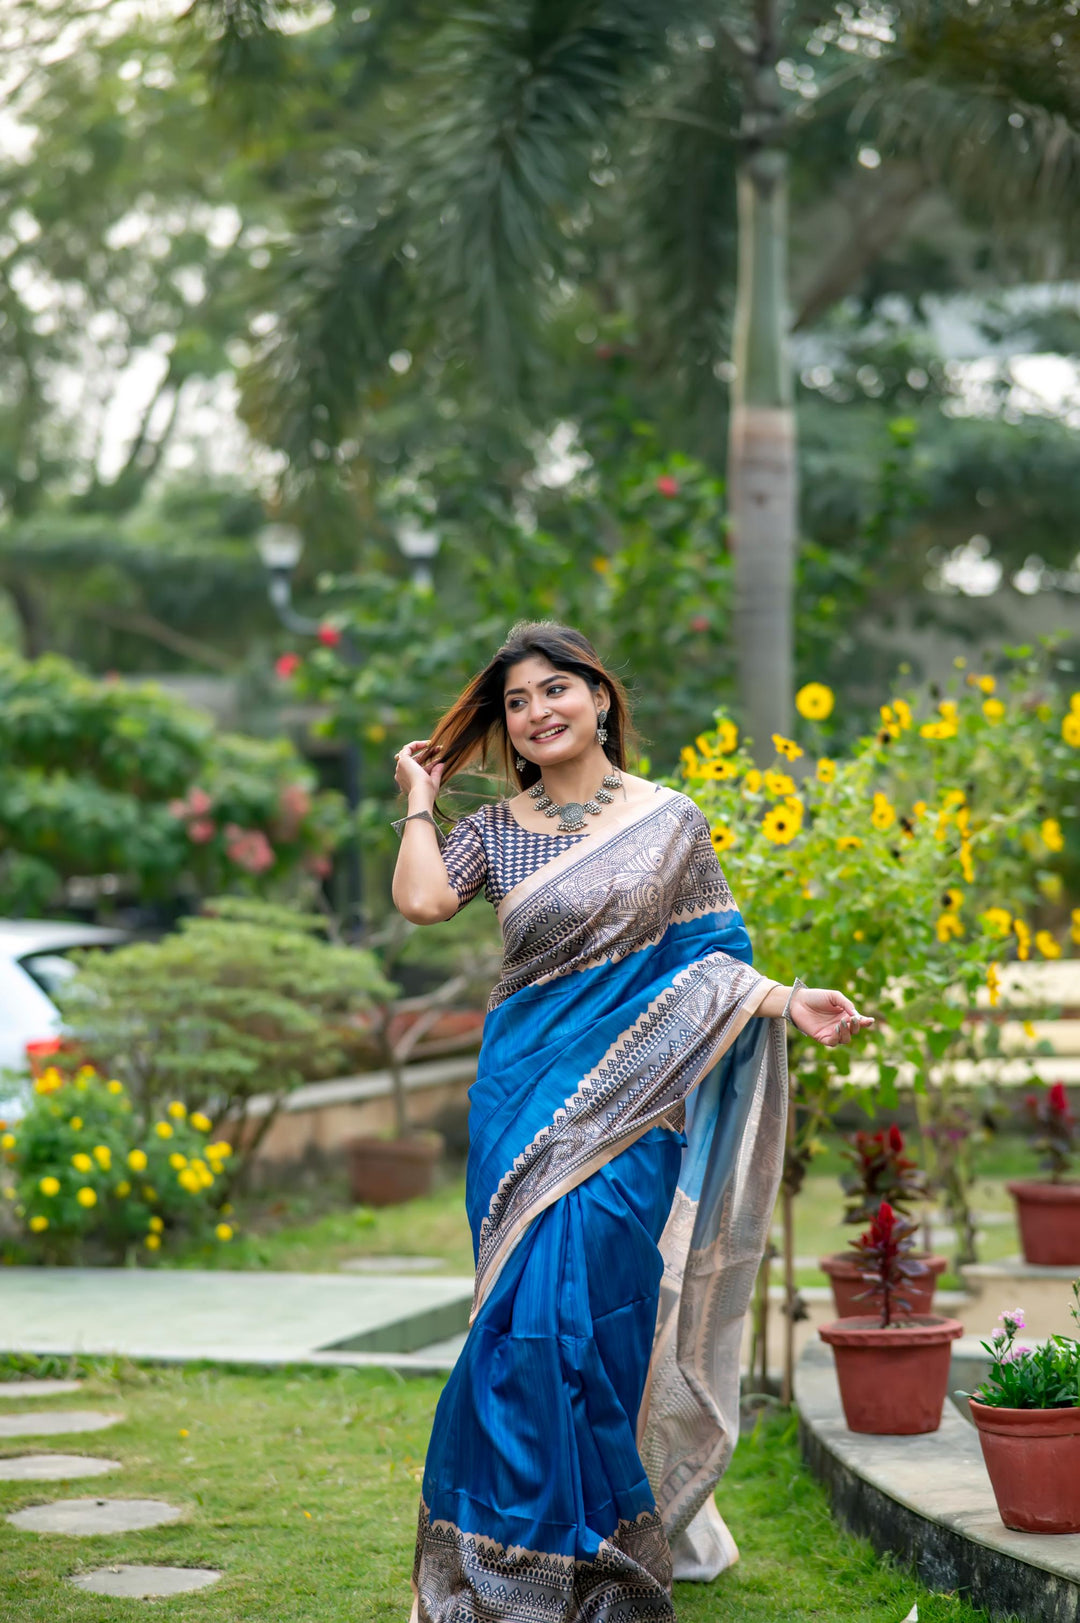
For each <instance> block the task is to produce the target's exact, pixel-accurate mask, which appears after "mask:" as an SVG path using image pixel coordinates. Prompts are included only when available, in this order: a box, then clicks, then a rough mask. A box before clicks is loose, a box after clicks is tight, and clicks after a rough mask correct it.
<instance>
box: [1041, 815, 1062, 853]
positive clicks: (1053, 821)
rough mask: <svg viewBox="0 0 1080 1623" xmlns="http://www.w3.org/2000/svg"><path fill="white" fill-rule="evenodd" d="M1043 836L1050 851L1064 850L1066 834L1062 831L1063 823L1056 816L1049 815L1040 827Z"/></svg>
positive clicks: (1044, 842)
mask: <svg viewBox="0 0 1080 1623" xmlns="http://www.w3.org/2000/svg"><path fill="white" fill-rule="evenodd" d="M1039 833H1040V834H1041V835H1042V837H1043V844H1044V845H1045V846H1046V848H1047V850H1048V851H1064V849H1065V836H1064V834H1062V832H1061V824H1060V823H1059V822H1058V820H1057V818H1056V817H1047V818H1046V819H1045V820H1044V822H1043V824H1042V826H1041V827H1040V829H1039Z"/></svg>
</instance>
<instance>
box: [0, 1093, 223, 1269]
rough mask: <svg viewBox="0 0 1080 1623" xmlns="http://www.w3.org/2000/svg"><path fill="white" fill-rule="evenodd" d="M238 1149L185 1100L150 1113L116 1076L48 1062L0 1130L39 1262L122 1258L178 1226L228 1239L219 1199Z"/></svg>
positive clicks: (16, 1209)
mask: <svg viewBox="0 0 1080 1623" xmlns="http://www.w3.org/2000/svg"><path fill="white" fill-rule="evenodd" d="M231 1155H232V1147H231V1145H230V1144H228V1143H227V1142H226V1141H225V1140H224V1139H215V1138H214V1137H213V1136H212V1132H211V1122H210V1118H209V1117H208V1116H206V1115H204V1114H203V1113H202V1112H201V1111H198V1110H192V1111H189V1110H188V1109H187V1108H186V1106H185V1105H184V1104H183V1102H182V1101H181V1100H179V1099H173V1100H171V1101H170V1102H169V1103H168V1105H167V1106H166V1107H165V1108H164V1109H163V1110H162V1112H161V1114H160V1117H159V1118H158V1119H157V1120H156V1121H152V1120H149V1119H147V1118H145V1117H143V1116H141V1115H140V1113H139V1112H138V1111H137V1110H136V1109H135V1108H134V1106H133V1103H132V1099H131V1096H130V1094H129V1093H128V1090H127V1089H126V1088H125V1086H124V1084H123V1083H122V1082H121V1081H119V1080H118V1079H117V1078H115V1077H114V1078H110V1079H106V1078H105V1077H103V1076H101V1075H99V1074H98V1072H97V1071H96V1070H95V1069H94V1068H93V1067H92V1066H89V1065H83V1066H80V1067H79V1069H78V1070H77V1071H75V1073H74V1075H69V1076H65V1075H64V1074H63V1073H62V1072H61V1070H60V1069H59V1068H58V1067H56V1066H50V1067H48V1068H47V1069H46V1070H44V1071H43V1072H42V1073H41V1075H40V1076H38V1077H37V1078H36V1079H35V1082H34V1096H33V1102H32V1103H31V1105H30V1108H29V1110H28V1111H27V1112H26V1114H25V1115H24V1116H23V1118H22V1119H21V1121H19V1122H18V1123H17V1124H15V1126H14V1127H12V1128H11V1129H10V1130H6V1131H4V1132H3V1134H2V1136H0V1159H2V1178H0V1183H2V1191H0V1192H2V1197H3V1201H4V1205H5V1209H6V1210H7V1212H9V1213H10V1216H11V1217H12V1218H13V1219H14V1222H15V1225H16V1227H17V1229H18V1231H19V1234H20V1238H21V1240H22V1242H23V1244H24V1245H25V1246H27V1247H28V1248H29V1250H30V1255H31V1256H32V1257H34V1258H35V1259H36V1260H39V1261H41V1262H52V1263H71V1262H74V1261H78V1260H80V1259H81V1258H82V1257H83V1256H84V1255H87V1254H88V1255H89V1256H90V1257H92V1258H98V1259H100V1260H104V1261H108V1262H123V1261H124V1260H125V1259H126V1258H128V1257H129V1256H130V1255H131V1253H132V1249H133V1248H135V1247H137V1248H138V1249H139V1250H140V1251H141V1252H142V1253H143V1254H144V1255H146V1256H150V1255H153V1254H154V1253H155V1252H157V1251H159V1250H160V1249H161V1246H162V1243H163V1242H164V1241H166V1240H167V1238H168V1236H169V1235H170V1234H172V1233H174V1232H175V1233H182V1234H183V1235H184V1236H185V1237H187V1238H195V1239H202V1240H207V1239H212V1238H214V1237H216V1239H217V1240H218V1241H219V1242H227V1241H228V1240H231V1239H232V1236H233V1224H232V1223H228V1222H226V1221H224V1219H225V1217H226V1216H228V1215H229V1212H230V1210H231V1208H228V1207H227V1206H226V1207H225V1208H224V1209H222V1205H221V1202H222V1196H223V1194H224V1192H225V1188H226V1183H227V1177H226V1167H227V1163H228V1161H229V1159H230V1157H231Z"/></svg>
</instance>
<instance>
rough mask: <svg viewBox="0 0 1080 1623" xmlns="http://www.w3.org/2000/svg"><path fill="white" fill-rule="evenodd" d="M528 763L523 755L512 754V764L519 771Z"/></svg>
mask: <svg viewBox="0 0 1080 1623" xmlns="http://www.w3.org/2000/svg"><path fill="white" fill-rule="evenodd" d="M528 764H529V763H528V761H526V759H525V757H524V756H523V755H515V756H514V765H515V766H516V767H517V769H518V771H519V772H524V770H525V768H526V767H527V766H528Z"/></svg>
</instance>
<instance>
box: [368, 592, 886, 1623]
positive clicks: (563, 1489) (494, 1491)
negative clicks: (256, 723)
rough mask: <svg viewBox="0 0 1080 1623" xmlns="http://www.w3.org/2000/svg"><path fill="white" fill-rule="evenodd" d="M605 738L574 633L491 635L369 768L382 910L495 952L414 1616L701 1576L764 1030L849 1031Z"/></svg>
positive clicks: (615, 727) (722, 1425)
mask: <svg viewBox="0 0 1080 1623" xmlns="http://www.w3.org/2000/svg"><path fill="white" fill-rule="evenodd" d="M629 736H630V720H629V713H628V708H627V703H626V697H625V694H624V693H623V690H622V687H621V685H620V683H619V682H618V680H617V679H616V678H615V677H614V676H613V675H612V674H611V673H610V672H609V671H607V670H605V669H604V667H603V665H602V664H601V662H600V660H599V657H598V656H597V654H596V652H595V650H594V649H593V648H592V646H591V644H590V643H589V642H588V641H587V640H586V639H585V638H584V637H583V636H582V635H581V633H580V632H578V631H574V630H571V629H570V628H568V627H563V626H556V625H550V624H540V625H522V626H519V627H516V628H515V629H514V630H513V631H512V632H511V634H510V636H509V638H508V640H507V642H506V644H505V645H504V646H503V647H502V648H501V649H499V651H498V653H497V654H496V655H495V657H494V658H493V659H492V661H491V662H490V664H489V665H488V666H487V667H486V668H485V669H484V670H483V671H481V672H480V674H479V675H478V676H476V677H475V678H474V679H473V681H472V682H471V683H470V684H469V686H468V687H467V688H466V690H465V692H464V693H463V694H462V695H461V697H460V698H459V699H458V700H457V702H456V703H455V704H454V705H453V706H452V708H451V709H450V711H449V712H448V713H447V715H446V716H445V717H444V718H443V719H442V721H441V722H440V723H439V724H438V726H437V727H436V728H435V731H434V733H433V734H432V737H431V739H430V740H418V741H415V742H414V743H411V744H407V745H405V746H404V748H403V749H402V750H401V751H400V753H399V755H398V766H397V781H398V784H399V786H400V787H401V788H402V789H403V790H404V791H405V792H406V793H407V794H408V797H409V809H408V815H407V816H406V817H405V818H403V819H402V821H401V823H400V824H399V825H398V826H399V827H400V830H401V834H402V845H401V853H400V856H399V859H398V864H397V870H396V872H395V876H394V900H395V902H396V904H397V906H398V907H399V909H400V910H401V911H402V912H403V913H404V914H405V916H406V917H407V918H410V919H413V920H415V921H416V922H418V923H428V922H435V921H437V920H439V919H446V918H449V917H450V916H451V915H452V914H453V913H455V912H456V911H457V909H458V908H459V907H461V906H464V905H465V903H467V902H468V901H470V900H471V899H472V898H473V897H474V896H475V895H477V893H478V892H479V891H480V889H481V888H483V889H484V890H485V892H486V895H487V896H488V899H489V900H490V901H491V902H492V903H494V905H495V906H496V907H497V909H498V916H499V922H500V924H501V926H502V933H503V943H504V949H505V951H504V959H503V966H502V974H501V977H500V979H499V982H498V985H497V986H496V987H495V989H494V991H493V992H492V994H491V1000H490V1003H489V1008H488V1015H487V1020H486V1022H485V1026H484V1041H483V1047H482V1050H481V1055H480V1062H479V1067H478V1074H477V1080H476V1084H475V1086H474V1087H473V1089H472V1090H471V1094H470V1117H469V1146H470V1147H469V1163H468V1173H467V1180H466V1197H465V1198H466V1207H467V1209H468V1214H469V1221H470V1225H471V1228H472V1232H473V1244H474V1249H475V1255H476V1265H477V1266H476V1285H475V1293H474V1304H473V1315H472V1327H471V1330H470V1334H469V1337H468V1339H467V1341H466V1344H465V1347H464V1349H463V1351H462V1353H461V1356H460V1358H459V1360H458V1363H457V1365H456V1367H455V1369H454V1371H453V1373H452V1375H451V1377H450V1379H449V1381H448V1382H447V1385H446V1388H445V1390H444V1392H443V1395H442V1398H441V1400H440V1402H439V1407H438V1411H437V1414H436V1417H435V1425H434V1430H433V1434H432V1440H431V1446H430V1449H429V1451H428V1456H427V1464H426V1469H425V1474H424V1485H423V1495H422V1500H421V1506H420V1521H419V1532H418V1537H417V1547H416V1563H415V1569H414V1594H415V1601H414V1607H413V1620H414V1623H450V1620H451V1619H455V1620H464V1619H469V1620H473V1619H479V1618H481V1617H483V1618H490V1619H496V1618H498V1619H499V1620H500V1623H584V1620H585V1619H588V1620H589V1623H614V1619H616V1618H617V1619H619V1620H620V1623H638V1620H641V1623H644V1620H646V1619H648V1620H649V1623H671V1620H672V1619H674V1616H675V1613H674V1610H673V1607H672V1602H671V1583H672V1578H673V1576H674V1577H684V1578H699V1579H709V1578H714V1577H715V1576H716V1575H717V1574H718V1573H719V1572H720V1571H721V1570H723V1568H724V1567H726V1566H728V1565H730V1563H731V1562H732V1560H733V1559H734V1558H735V1555H736V1553H737V1552H736V1550H735V1545H734V1542H733V1540H732V1538H731V1535H730V1534H729V1532H728V1531H727V1528H726V1527H725V1526H724V1523H723V1521H722V1520H721V1518H720V1516H719V1513H718V1512H717V1510H716V1506H715V1503H714V1500H713V1494H712V1490H713V1488H714V1486H715V1484H716V1481H717V1479H718V1477H719V1476H720V1474H721V1472H722V1471H723V1470H724V1469H725V1467H726V1465H727V1463H728V1460H729V1459H730V1456H731V1450H732V1448H733V1446H734V1442H735V1436H736V1431H737V1425H738V1389H739V1347H740V1341H741V1329H742V1319H743V1315H744V1313H745V1311H746V1307H747V1304H748V1301H749V1296H750V1290H751V1286H752V1284H753V1280H754V1276H755V1274H756V1271H757V1266H758V1262H759V1260H760V1256H761V1252H762V1249H763V1247H764V1243H765V1239H766V1234H767V1228H768V1223H769V1218H770V1215H771V1212H772V1207H773V1201H774V1199H775V1195H776V1187H777V1183H778V1180H779V1175H780V1168H781V1164H782V1159H783V1134H784V1119H785V1112H786V1106H787V1069H786V1047H785V1038H784V1023H783V1016H785V1015H789V1016H790V1017H791V1019H792V1020H793V1021H794V1022H795V1023H796V1024H797V1025H798V1026H799V1028H800V1029H801V1030H802V1031H804V1032H806V1033H807V1034H808V1035H811V1036H813V1037H815V1038H817V1040H818V1041H820V1042H823V1043H826V1044H828V1045H829V1046H834V1045H836V1044H838V1043H844V1042H850V1040H851V1038H852V1036H853V1035H854V1034H855V1033H856V1032H857V1031H858V1030H859V1029H860V1027H861V1026H862V1025H863V1024H866V1023H869V1022H865V1021H864V1020H863V1018H862V1017H861V1016H860V1015H858V1014H857V1013H856V1011H855V1009H854V1007H853V1006H852V1004H851V1003H850V1002H849V1001H848V999H847V998H845V997H844V996H843V995H842V994H841V993H839V992H830V991H811V990H808V989H807V988H806V987H804V986H803V985H802V983H801V982H796V984H795V985H794V986H793V987H791V988H788V987H784V986H779V985H777V984H776V983H775V982H774V981H771V980H769V979H767V978H766V977H765V976H763V975H761V974H759V973H758V972H757V971H756V970H755V969H753V968H752V966H751V951H750V942H749V939H748V937H747V934H746V930H745V927H744V925H743V922H742V919H741V917H740V916H739V913H738V911H737V909H736V907H735V904H734V901H733V899H732V896H731V892H730V890H729V889H728V885H727V881H726V880H725V878H724V875H723V873H722V871H721V869H720V864H719V862H718V861H717V858H716V853H715V850H714V847H713V843H712V840H711V837H710V831H709V826H708V824H707V823H706V821H705V818H704V817H703V815H702V813H701V812H700V811H699V809H698V808H697V806H695V805H694V803H693V802H692V801H691V800H689V799H688V798H687V797H686V796H685V795H682V794H680V793H678V792H676V791H675V790H672V789H668V788H665V787H663V786H662V785H659V784H653V783H649V782H648V781H647V780H646V779H644V778H641V777H637V776H635V775H634V774H632V773H630V772H629V771H628V770H627V747H628V739H629ZM493 748H494V749H496V750H498V751H500V752H501V755H502V760H503V764H504V766H505V769H506V775H507V777H508V778H510V779H511V780H512V781H513V782H515V783H516V785H517V788H518V793H517V794H515V795H513V796H512V797H511V798H510V799H508V800H504V801H500V802H498V803H497V804H496V805H494V806H484V807H482V808H481V809H480V810H479V811H477V812H474V813H473V814H472V815H471V816H470V817H466V818H463V819H462V820H461V822H459V823H458V824H457V825H456V826H455V828H454V829H453V831H452V832H451V834H450V836H449V838H448V839H447V840H445V841H443V840H442V836H441V832H440V830H439V828H438V825H437V824H436V822H435V817H434V812H435V797H436V794H437V792H438V789H439V787H440V785H441V784H444V783H445V782H447V781H448V780H449V778H450V777H451V776H452V775H453V773H454V772H456V771H457V770H459V769H460V768H462V767H463V766H466V765H468V764H469V763H470V762H472V761H474V760H476V759H478V758H480V759H483V758H485V757H486V756H487V754H488V753H489V751H491V750H492V749H493ZM555 819H558V824H557V826H556V827H555V828H554V829H553V828H552V823H553V822H554V821H555Z"/></svg>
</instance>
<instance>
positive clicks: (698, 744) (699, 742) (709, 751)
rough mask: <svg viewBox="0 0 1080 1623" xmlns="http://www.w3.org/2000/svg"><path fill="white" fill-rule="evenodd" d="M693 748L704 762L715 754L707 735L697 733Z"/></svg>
mask: <svg viewBox="0 0 1080 1623" xmlns="http://www.w3.org/2000/svg"><path fill="white" fill-rule="evenodd" d="M694 748H695V749H696V750H697V751H698V753H699V754H700V755H704V756H705V758H706V760H707V759H708V757H709V756H710V755H715V754H716V751H715V750H714V749H713V747H712V745H711V744H710V743H709V735H708V733H698V735H697V737H696V738H695V739H694Z"/></svg>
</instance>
